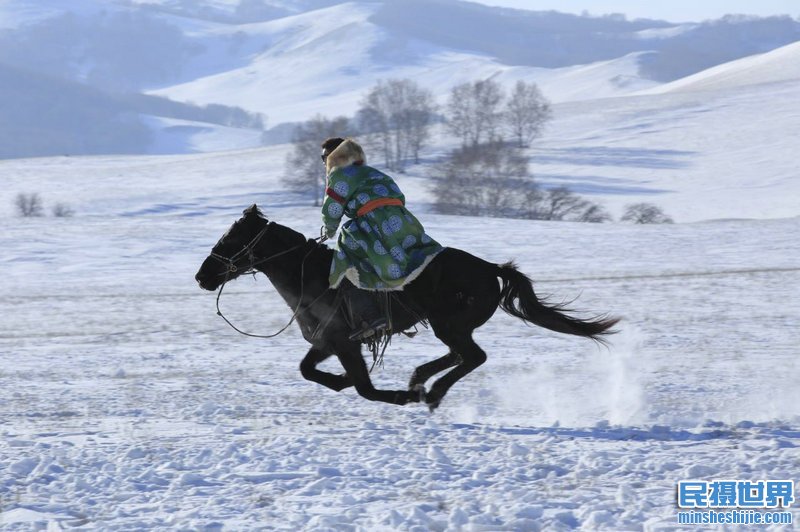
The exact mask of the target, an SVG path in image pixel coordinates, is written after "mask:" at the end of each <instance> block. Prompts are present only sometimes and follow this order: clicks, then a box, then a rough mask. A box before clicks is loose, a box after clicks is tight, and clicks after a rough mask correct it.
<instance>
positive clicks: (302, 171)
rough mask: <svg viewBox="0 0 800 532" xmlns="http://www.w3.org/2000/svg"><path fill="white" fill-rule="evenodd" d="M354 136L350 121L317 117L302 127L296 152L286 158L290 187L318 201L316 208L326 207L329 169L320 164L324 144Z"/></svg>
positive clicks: (297, 134) (295, 137)
mask: <svg viewBox="0 0 800 532" xmlns="http://www.w3.org/2000/svg"><path fill="white" fill-rule="evenodd" d="M350 132H351V127H350V121H349V120H348V119H347V117H344V116H339V117H336V118H333V119H328V118H326V117H324V116H322V115H317V116H315V117H314V118H312V119H311V120H309V121H307V122H304V123H303V124H301V125H299V126H298V127H297V129H296V130H295V132H294V135H293V141H292V145H293V146H292V151H291V152H290V153H289V155H288V156H287V158H286V168H287V173H288V174H289V185H290V187H291V188H292V189H293V190H295V191H297V192H302V193H307V194H308V195H309V196H310V197H313V198H314V205H315V206H319V205H321V204H322V203H321V202H322V196H323V194H324V192H325V167H324V166H323V165H322V162H321V161H320V153H321V147H320V145H321V144H322V141H324V140H325V139H326V138H328V137H346V136H347V135H348V134H349V133H350Z"/></svg>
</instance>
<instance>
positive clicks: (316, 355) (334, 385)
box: [300, 347, 353, 392]
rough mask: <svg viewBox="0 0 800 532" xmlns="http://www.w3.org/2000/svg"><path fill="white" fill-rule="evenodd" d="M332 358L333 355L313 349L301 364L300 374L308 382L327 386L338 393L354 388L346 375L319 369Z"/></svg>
mask: <svg viewBox="0 0 800 532" xmlns="http://www.w3.org/2000/svg"><path fill="white" fill-rule="evenodd" d="M330 356H331V353H326V352H324V351H320V350H319V349H315V348H313V347H312V348H311V349H309V350H308V353H306V356H305V357H304V358H303V361H302V362H300V373H302V374H303V377H304V378H305V379H306V380H309V381H312V382H316V383H317V384H321V385H323V386H327V387H328V388H330V389H331V390H336V391H337V392H338V391H341V390H344V389H345V388H347V387H350V386H352V385H353V382H352V381H351V380H350V378H349V377H348V376H347V374H346V373H345V374H344V375H334V374H333V373H328V372H326V371H320V370H318V369H317V365H318V364H320V363H322V362H323V361H324V360H326V359H328V358H329V357H330Z"/></svg>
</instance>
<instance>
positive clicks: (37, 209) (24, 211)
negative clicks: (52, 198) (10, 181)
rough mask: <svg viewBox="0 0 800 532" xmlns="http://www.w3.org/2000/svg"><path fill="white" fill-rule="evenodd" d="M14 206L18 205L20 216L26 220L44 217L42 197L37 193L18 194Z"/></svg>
mask: <svg viewBox="0 0 800 532" xmlns="http://www.w3.org/2000/svg"><path fill="white" fill-rule="evenodd" d="M14 205H16V207H17V212H18V213H19V215H20V216H24V217H25V218H29V217H36V216H44V207H42V197H41V196H40V195H39V194H38V193H36V192H32V193H30V194H24V193H19V194H17V197H16V198H15V199H14Z"/></svg>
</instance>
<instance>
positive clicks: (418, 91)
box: [287, 79, 671, 223]
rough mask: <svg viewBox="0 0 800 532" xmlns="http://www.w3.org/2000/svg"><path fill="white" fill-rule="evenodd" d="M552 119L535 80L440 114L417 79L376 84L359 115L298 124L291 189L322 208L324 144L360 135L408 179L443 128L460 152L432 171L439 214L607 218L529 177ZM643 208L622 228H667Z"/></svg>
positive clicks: (461, 98) (290, 161)
mask: <svg viewBox="0 0 800 532" xmlns="http://www.w3.org/2000/svg"><path fill="white" fill-rule="evenodd" d="M551 118H552V109H551V106H550V103H549V102H548V101H547V99H546V98H545V97H544V96H543V95H542V93H541V91H540V90H539V88H538V86H537V85H536V84H535V83H527V82H525V81H518V82H517V83H516V84H515V85H514V87H513V88H512V90H511V92H510V93H509V94H506V92H505V90H504V89H503V87H502V85H500V84H499V83H498V82H497V81H494V80H492V79H484V80H477V81H473V82H466V83H462V84H459V85H456V86H455V87H453V88H452V89H451V91H450V94H449V96H448V99H447V102H446V104H445V105H444V106H442V107H440V106H439V105H438V104H437V103H436V99H435V98H434V96H433V93H432V92H431V91H430V90H429V89H426V88H424V87H421V86H419V85H418V84H417V83H416V82H414V81H412V80H409V79H390V80H386V81H379V82H378V83H377V84H376V85H374V86H373V87H372V88H371V89H370V90H369V91H368V92H367V93H366V94H365V95H364V97H363V98H362V100H361V102H360V104H359V109H358V111H357V113H356V115H355V116H354V117H352V118H348V117H346V116H339V117H335V118H328V117H325V116H322V115H317V116H315V117H314V118H312V119H311V120H308V121H307V122H304V123H302V124H300V125H299V126H298V127H297V129H296V130H295V133H294V136H293V149H292V151H291V152H290V154H289V155H288V157H287V169H288V172H289V175H290V185H291V186H292V187H293V188H294V189H295V190H296V191H298V192H302V193H308V194H310V195H311V197H312V198H313V201H314V205H317V206H318V205H319V204H320V202H321V200H322V197H323V192H324V186H325V175H324V174H325V172H324V171H323V170H322V168H321V165H320V161H319V153H320V143H321V142H322V140H324V139H325V138H328V137H336V136H338V137H346V136H356V135H357V136H358V137H359V139H360V141H361V142H362V143H363V144H364V145H365V147H366V148H367V149H368V150H369V153H371V154H374V155H373V157H377V158H378V160H379V161H381V162H382V164H383V166H384V167H385V168H386V169H387V170H389V171H395V172H404V171H405V169H406V165H408V164H410V163H413V164H418V163H419V162H420V153H421V150H422V149H423V147H424V146H426V144H427V142H428V140H429V139H430V135H431V126H433V125H434V124H442V126H443V127H444V128H445V129H446V130H447V131H448V132H449V133H450V134H452V135H453V136H454V137H455V138H457V139H459V140H460V142H461V145H460V146H459V147H457V148H455V149H453V150H451V151H450V152H449V153H448V154H447V155H446V156H445V157H444V158H442V160H440V161H437V162H436V163H435V164H432V165H430V167H431V174H430V177H431V178H432V180H433V181H434V183H435V185H434V188H433V195H434V208H435V210H436V211H437V212H440V213H443V214H457V215H471V216H494V217H513V218H528V219H535V220H568V221H579V222H595V223H597V222H606V221H610V220H611V219H612V218H611V216H610V214H609V213H608V212H607V211H606V210H605V209H604V208H603V206H602V205H600V204H598V203H595V202H592V201H590V200H588V199H586V198H583V197H581V196H579V195H578V194H575V193H574V192H572V191H571V190H569V188H567V187H563V186H562V187H556V188H544V187H542V186H541V185H540V184H539V183H538V182H537V181H536V180H535V179H534V177H533V176H532V175H531V173H530V169H529V164H528V156H527V154H526V153H525V149H526V148H528V147H530V146H531V144H532V143H533V141H534V140H536V139H537V138H538V137H539V136H540V135H541V134H542V132H543V130H544V128H545V126H546V124H547V122H548V121H549V120H551ZM644 205H645V206H646V207H647V208H644V207H642V206H641V205H639V207H638V211H647V212H644V213H643V212H639V214H640V215H636V214H634V213H633V212H634V211H631V213H628V212H627V211H626V214H625V216H624V217H623V221H628V220H630V221H636V222H638V223H657V222H666V221H671V220H669V219H668V217H666V216H665V215H663V213H660V209H658V207H656V206H653V205H650V204H644ZM631 208H633V206H631ZM654 209H655V211H657V212H654ZM634 210H636V209H634ZM638 211H637V212H638ZM659 213H660V214H661V215H663V216H661V217H659V216H658V214H659Z"/></svg>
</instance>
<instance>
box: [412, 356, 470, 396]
mask: <svg viewBox="0 0 800 532" xmlns="http://www.w3.org/2000/svg"><path fill="white" fill-rule="evenodd" d="M459 362H461V358H460V357H459V356H458V355H457V354H456V353H454V352H452V351H450V352H449V353H447V354H446V355H445V356H443V357H439V358H437V359H436V360H431V361H430V362H426V363H425V364H423V365H421V366H419V367H418V368H416V369H415V370H414V373H412V374H411V380H410V381H408V389H409V390H414V389H415V388H416V387H417V386H420V385H423V384H425V382H427V380H428V379H430V378H431V377H433V376H434V375H436V374H437V373H439V372H440V371H444V370H446V369H447V368H451V367H453V366H455V365H456V364H458V363H459Z"/></svg>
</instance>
